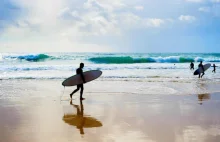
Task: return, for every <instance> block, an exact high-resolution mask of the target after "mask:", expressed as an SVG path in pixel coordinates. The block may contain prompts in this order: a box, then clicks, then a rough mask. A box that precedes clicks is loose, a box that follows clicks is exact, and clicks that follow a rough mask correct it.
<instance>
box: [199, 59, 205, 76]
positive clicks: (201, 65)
mask: <svg viewBox="0 0 220 142" xmlns="http://www.w3.org/2000/svg"><path fill="white" fill-rule="evenodd" d="M200 67H201V68H202V72H201V73H202V76H201V78H202V77H203V75H204V74H205V73H204V72H205V69H204V67H203V64H202V61H200V64H199V68H200ZM201 73H199V78H200V75H201Z"/></svg>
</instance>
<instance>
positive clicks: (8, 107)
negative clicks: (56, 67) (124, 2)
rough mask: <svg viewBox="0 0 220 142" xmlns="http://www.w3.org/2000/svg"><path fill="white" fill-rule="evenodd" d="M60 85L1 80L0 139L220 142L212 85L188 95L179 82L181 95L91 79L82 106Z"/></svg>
mask: <svg viewBox="0 0 220 142" xmlns="http://www.w3.org/2000/svg"><path fill="white" fill-rule="evenodd" d="M60 84H61V81H59V80H50V81H48V80H35V81H34V80H25V81H22V80H14V81H12V80H2V81H0V89H1V92H0V114H1V117H0V138H1V141H3V142H30V141H31V142H48V141H53V142H61V141H62V142H69V141H74V142H86V141H88V142H124V141H126V142H134V141H135V142H194V141H195V142H219V140H220V111H219V108H220V93H218V92H209V88H211V90H215V89H213V88H216V86H217V85H216V84H213V85H211V84H202V86H201V87H200V89H198V90H199V91H198V90H197V91H198V92H199V93H198V94H194V93H190V94H189V93H186V92H187V89H188V91H189V90H190V88H187V89H186V87H187V84H182V87H181V88H183V86H185V92H184V90H183V91H181V90H178V88H179V87H178V86H179V84H178V85H177V84H176V85H175V84H169V85H167V83H164V84H155V83H147V84H143V82H126V81H116V82H114V83H113V84H112V83H111V82H108V81H106V82H105V81H94V82H93V83H92V82H91V83H90V84H88V85H86V86H85V94H84V97H85V98H86V100H84V101H82V102H80V100H79V93H77V94H75V95H74V96H73V100H72V101H71V100H70V99H69V93H70V92H71V91H72V90H73V89H74V87H72V88H66V89H65V90H64V89H63V87H62V86H61V85H60ZM129 84H130V85H129ZM113 86H114V87H113ZM189 86H190V85H189ZM216 90H217V89H216ZM63 91H64V92H63ZM202 91H204V93H201V92H202ZM181 92H182V93H181Z"/></svg>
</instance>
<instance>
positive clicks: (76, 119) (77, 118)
mask: <svg viewBox="0 0 220 142" xmlns="http://www.w3.org/2000/svg"><path fill="white" fill-rule="evenodd" d="M70 105H72V106H73V107H74V108H76V111H77V113H76V114H64V116H63V121H64V122H65V123H67V124H69V125H72V126H76V128H77V129H79V131H80V134H81V135H83V134H85V133H84V128H93V127H102V123H101V122H100V121H98V120H97V119H95V118H93V117H90V116H84V107H83V103H82V101H80V107H79V106H78V105H74V104H73V103H72V100H71V101H70Z"/></svg>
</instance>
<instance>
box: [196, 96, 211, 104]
mask: <svg viewBox="0 0 220 142" xmlns="http://www.w3.org/2000/svg"><path fill="white" fill-rule="evenodd" d="M209 99H210V94H208V93H207V94H198V101H199V104H200V105H202V103H203V102H204V101H206V100H209Z"/></svg>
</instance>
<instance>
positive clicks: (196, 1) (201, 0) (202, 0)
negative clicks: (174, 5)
mask: <svg viewBox="0 0 220 142" xmlns="http://www.w3.org/2000/svg"><path fill="white" fill-rule="evenodd" d="M185 1H187V2H194V3H201V2H204V0H185Z"/></svg>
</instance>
